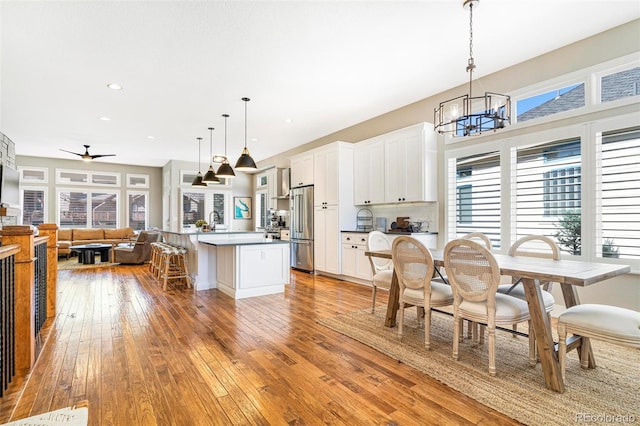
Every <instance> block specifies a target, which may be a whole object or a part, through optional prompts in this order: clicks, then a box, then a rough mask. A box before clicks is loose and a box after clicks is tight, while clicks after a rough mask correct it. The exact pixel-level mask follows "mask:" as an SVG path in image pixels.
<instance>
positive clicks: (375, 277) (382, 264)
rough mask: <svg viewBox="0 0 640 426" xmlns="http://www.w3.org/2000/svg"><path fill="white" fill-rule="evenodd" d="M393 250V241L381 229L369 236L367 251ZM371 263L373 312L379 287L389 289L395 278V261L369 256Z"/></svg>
mask: <svg viewBox="0 0 640 426" xmlns="http://www.w3.org/2000/svg"><path fill="white" fill-rule="evenodd" d="M376 250H391V241H389V238H387V236H386V235H385V234H384V233H382V232H380V231H371V232H369V235H368V237H367V251H376ZM369 263H370V264H371V277H372V278H371V287H373V291H372V296H371V313H374V312H375V309H376V293H377V290H378V287H380V288H382V289H385V290H387V291H389V289H390V288H391V281H392V280H393V261H392V260H391V259H383V258H381V257H373V256H369Z"/></svg>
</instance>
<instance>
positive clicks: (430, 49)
mask: <svg viewBox="0 0 640 426" xmlns="http://www.w3.org/2000/svg"><path fill="white" fill-rule="evenodd" d="M0 14H1V15H0V16H1V21H0V24H1V52H0V54H1V56H0V60H1V64H0V65H1V72H0V79H1V87H0V97H1V101H2V104H1V109H0V113H1V115H0V129H1V130H2V132H4V133H5V134H6V135H7V136H8V137H10V138H11V139H12V140H13V141H14V142H15V143H16V153H17V154H18V155H30V156H41V157H54V158H65V159H74V158H76V157H75V156H73V155H71V154H68V153H65V152H62V151H60V150H59V149H66V150H69V151H74V152H82V151H83V148H82V145H84V144H87V145H91V148H90V152H91V154H117V155H116V156H115V157H107V158H103V159H99V160H96V161H101V162H113V163H121V164H138V165H148V166H162V165H164V164H165V163H166V162H167V161H169V160H171V159H175V160H185V161H194V162H195V161H197V159H198V148H197V146H198V143H197V140H196V138H197V137H202V138H203V143H202V151H201V152H202V162H203V168H202V169H203V170H205V169H206V167H205V166H204V165H205V163H206V164H208V154H209V131H208V130H207V128H208V127H214V128H215V131H214V133H213V141H214V150H213V151H214V153H221V152H223V150H224V121H223V119H222V117H221V115H222V114H223V113H228V114H230V117H229V119H228V131H227V134H228V138H227V140H228V148H227V153H228V156H229V158H230V160H231V162H232V164H233V163H234V162H235V159H236V158H237V157H238V155H239V154H240V151H241V148H242V145H243V143H244V123H245V122H244V103H243V102H242V101H241V98H242V97H245V96H246V97H249V98H251V101H250V102H249V103H248V104H247V107H248V145H249V148H250V149H251V153H252V155H253V157H254V158H255V159H256V161H258V160H261V159H264V158H267V157H269V156H271V155H274V154H277V153H280V152H282V151H285V150H287V149H289V148H292V147H294V146H297V145H301V144H303V143H307V142H310V141H312V140H315V139H317V138H320V137H323V136H326V135H328V134H330V133H333V132H335V131H338V130H340V129H343V128H346V127H349V126H351V125H354V124H357V123H359V122H362V121H364V120H366V119H369V118H372V117H374V116H377V115H380V114H383V113H385V112H388V111H391V110H394V109H397V108H399V107H401V106H404V105H407V104H410V103H412V102H415V101H418V100H420V99H423V98H426V97H428V96H431V95H433V94H436V93H439V92H441V91H443V90H445V89H448V88H451V87H454V86H457V85H459V84H463V83H464V82H465V81H467V78H468V77H467V73H466V72H465V66H466V61H467V58H468V54H469V47H468V36H469V35H468V25H469V14H468V12H467V11H465V10H464V9H463V8H462V0H440V1H435V0H432V1H427V0H423V1H320V2H314V1H278V2H274V1H209V2H207V1H200V2H191V1H190V2H187V1H172V2H166V1H163V2H160V1H147V2H131V1H123V2H113V1H85V2H71V1H38V2H27V1H6V0H5V1H1V2H0ZM639 17H640V6H639V3H638V1H637V0H625V1H616V0H601V1H589V0H586V1H585V0H582V1H577V0H537V1H523V0H482V1H481V4H480V5H479V7H478V8H477V9H476V10H475V11H474V56H475V59H476V64H477V70H476V74H475V76H476V77H480V76H482V75H486V74H489V73H492V72H494V71H497V70H499V69H502V68H506V67H508V66H511V65H513V64H516V63H519V62H522V61H524V60H527V59H529V58H532V57H535V56H538V55H540V54H543V53H545V52H548V51H550V50H553V49H556V48H558V47H561V46H564V45H567V44H569V43H572V42H575V41H577V40H580V39H583V38H585V37H588V36H590V35H593V34H596V33H599V32H601V31H604V30H606V29H608V28H612V27H614V26H617V25H620V24H623V23H625V22H628V21H631V20H634V19H638V18H639ZM107 83H118V84H120V85H122V86H123V87H124V89H123V90H121V91H114V90H110V89H107V87H106V85H107ZM102 116H105V117H109V118H110V119H111V120H110V121H102V120H100V119H99V117H102ZM285 120H292V122H291V123H287V122H286V121H285ZM149 136H153V137H154V139H150V138H149Z"/></svg>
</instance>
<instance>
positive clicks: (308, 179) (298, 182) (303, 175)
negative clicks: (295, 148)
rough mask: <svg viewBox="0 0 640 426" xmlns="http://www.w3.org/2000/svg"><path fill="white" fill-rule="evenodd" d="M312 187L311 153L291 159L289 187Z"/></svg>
mask: <svg viewBox="0 0 640 426" xmlns="http://www.w3.org/2000/svg"><path fill="white" fill-rule="evenodd" d="M303 185H313V152H312V151H308V152H305V153H303V154H300V155H296V156H295V157H291V187H292V188H293V187H296V186H303Z"/></svg>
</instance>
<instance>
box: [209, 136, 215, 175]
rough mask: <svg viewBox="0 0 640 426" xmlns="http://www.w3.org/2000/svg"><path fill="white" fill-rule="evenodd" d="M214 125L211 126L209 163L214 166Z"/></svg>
mask: <svg viewBox="0 0 640 426" xmlns="http://www.w3.org/2000/svg"><path fill="white" fill-rule="evenodd" d="M213 129H214V128H213V127H209V157H210V158H209V165H210V166H213Z"/></svg>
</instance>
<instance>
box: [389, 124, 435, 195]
mask: <svg viewBox="0 0 640 426" xmlns="http://www.w3.org/2000/svg"><path fill="white" fill-rule="evenodd" d="M384 141H385V142H384V155H385V162H384V163H385V167H384V176H385V187H384V200H385V203H405V202H415V201H437V200H438V191H437V164H436V159H437V146H436V135H435V133H434V131H433V125H432V124H429V123H420V124H418V125H415V126H411V127H407V128H405V129H400V130H397V131H395V132H391V133H388V134H386V135H384Z"/></svg>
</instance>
